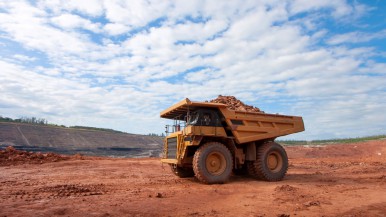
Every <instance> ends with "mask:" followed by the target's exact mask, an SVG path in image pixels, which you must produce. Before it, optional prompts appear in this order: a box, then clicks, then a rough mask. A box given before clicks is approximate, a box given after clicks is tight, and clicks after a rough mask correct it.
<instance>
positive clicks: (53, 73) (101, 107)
mask: <svg viewBox="0 0 386 217" xmlns="http://www.w3.org/2000/svg"><path fill="white" fill-rule="evenodd" d="M218 95H232V96H236V97H237V98H238V99H240V100H241V101H243V102H245V103H246V104H250V105H254V106H257V107H259V108H260V109H261V110H263V111H265V112H266V113H279V114H287V115H297V116H302V117H303V119H304V123H305V128H306V130H305V131H304V132H302V133H297V134H294V135H290V136H286V137H285V138H284V139H301V140H314V139H330V138H347V137H360V136H368V135H378V134H386V115H385V112H386V2H385V1H381V0H379V1H377V0H372V1H370V0H369V1H364V0H356V1H345V0H335V1H324V0H313V1H309V0H280V1H277V0H261V1H259V0H253V1H248V0H230V1H220V0H218V1H216V0H213V1H201V0H196V1H169V0H164V1H159V0H147V1H137V0H130V1H129V0H127V1H124V0H82V1H77V0H36V1H24V0H12V1H9V0H0V115H1V116H3V117H11V118H20V117H37V118H44V119H46V120H48V122H50V123H55V124H59V125H66V126H74V125H82V126H91V127H102V128H110V129H115V130H120V131H124V132H128V133H137V134H148V133H157V134H160V133H162V132H163V131H164V125H165V124H168V123H170V122H169V121H168V120H165V119H161V118H160V117H159V113H160V112H161V111H162V110H164V109H166V108H167V107H169V106H171V105H172V104H174V103H176V102H179V101H181V100H182V99H184V98H189V99H191V100H194V101H205V100H210V99H214V98H216V97H217V96H218Z"/></svg>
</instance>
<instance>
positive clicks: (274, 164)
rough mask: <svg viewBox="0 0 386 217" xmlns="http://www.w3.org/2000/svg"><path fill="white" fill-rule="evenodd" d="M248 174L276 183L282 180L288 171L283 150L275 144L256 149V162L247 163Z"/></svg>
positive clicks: (285, 154)
mask: <svg viewBox="0 0 386 217" xmlns="http://www.w3.org/2000/svg"><path fill="white" fill-rule="evenodd" d="M247 168H248V173H249V174H250V175H251V176H253V177H255V178H257V179H261V180H265V181H270V182H276V181H280V180H282V179H283V178H284V176H285V174H286V173H287V170H288V157H287V153H286V152H285V150H284V148H283V147H282V146H281V145H279V144H278V143H276V142H269V143H265V144H263V145H261V146H259V147H257V153H256V161H254V162H248V164H247Z"/></svg>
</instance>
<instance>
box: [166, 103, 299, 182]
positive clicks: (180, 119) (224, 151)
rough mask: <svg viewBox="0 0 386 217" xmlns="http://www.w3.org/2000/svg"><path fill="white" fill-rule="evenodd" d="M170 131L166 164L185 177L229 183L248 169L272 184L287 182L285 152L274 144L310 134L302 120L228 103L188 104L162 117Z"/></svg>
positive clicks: (175, 107)
mask: <svg viewBox="0 0 386 217" xmlns="http://www.w3.org/2000/svg"><path fill="white" fill-rule="evenodd" d="M160 116H161V117H162V118H167V119H172V120H173V121H174V124H173V125H167V126H166V132H167V136H166V138H165V141H164V150H163V157H162V159H161V161H162V162H164V163H167V164H169V165H170V167H171V169H172V171H173V173H174V174H176V175H177V176H179V177H192V176H196V178H197V179H198V180H200V181H201V182H204V183H207V184H214V183H224V182H226V181H228V179H229V177H230V176H231V174H232V172H234V173H237V172H238V171H242V170H245V171H247V172H248V174H249V175H251V176H253V177H255V178H258V179H262V180H266V181H279V180H281V179H283V177H284V176H285V174H286V172H287V169H288V157H287V154H286V152H285V149H284V148H283V147H282V146H281V145H279V144H278V143H276V142H275V141H274V140H275V139H276V138H277V137H279V136H284V135H288V134H292V133H296V132H301V131H304V124H303V119H302V117H297V116H287V115H278V114H267V113H263V112H243V111H234V110H229V109H228V108H227V106H226V105H225V104H222V103H209V102H194V101H190V100H189V99H184V100H182V101H180V102H178V103H177V104H175V105H173V106H171V107H169V108H167V109H166V110H164V111H162V112H161V113H160Z"/></svg>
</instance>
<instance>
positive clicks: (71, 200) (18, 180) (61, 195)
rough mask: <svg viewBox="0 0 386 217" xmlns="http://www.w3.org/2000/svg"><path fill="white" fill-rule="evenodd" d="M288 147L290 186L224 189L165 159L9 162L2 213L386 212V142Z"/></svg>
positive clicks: (247, 181) (4, 169)
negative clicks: (186, 174) (178, 170)
mask: <svg viewBox="0 0 386 217" xmlns="http://www.w3.org/2000/svg"><path fill="white" fill-rule="evenodd" d="M286 150H287V152H288V155H289V158H290V159H289V161H290V167H289V170H288V173H287V176H286V177H285V179H284V180H283V181H280V182H264V181H259V180H254V179H252V178H247V177H240V176H232V178H231V180H230V181H229V182H228V183H226V184H223V185H204V184H201V183H199V182H198V181H197V180H196V179H194V178H186V179H181V178H178V177H176V176H174V175H173V174H172V173H171V171H170V169H169V167H168V165H162V164H161V163H160V161H159V159H150V158H147V159H112V158H91V157H82V156H80V157H79V156H75V157H74V156H71V157H68V158H66V159H62V158H59V159H60V161H57V160H55V159H53V160H52V159H51V160H44V159H45V158H44V156H43V159H40V160H41V161H39V162H38V163H37V164H36V163H34V161H33V162H30V160H26V161H25V162H24V163H21V162H20V159H19V158H18V159H19V160H18V161H15V162H17V163H12V160H8V163H7V164H4V163H3V162H2V163H1V165H2V166H0V183H1V185H0V216H1V217H2V216H282V217H284V216H385V215H386V141H385V140H379V141H368V142H363V143H353V144H341V145H329V146H323V147H287V148H286ZM9 157H10V156H8V158H7V159H9ZM46 157H48V155H47V156H46ZM27 159H28V158H27ZM47 159H48V158H47ZM3 160H4V158H2V159H1V161H3ZM53 161H54V162H53ZM10 162H11V163H10Z"/></svg>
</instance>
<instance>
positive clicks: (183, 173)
mask: <svg viewBox="0 0 386 217" xmlns="http://www.w3.org/2000/svg"><path fill="white" fill-rule="evenodd" d="M169 165H170V169H171V170H172V172H173V174H174V175H176V176H178V177H180V178H187V177H193V176H194V172H193V169H192V168H185V167H180V166H177V165H176V164H169Z"/></svg>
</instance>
